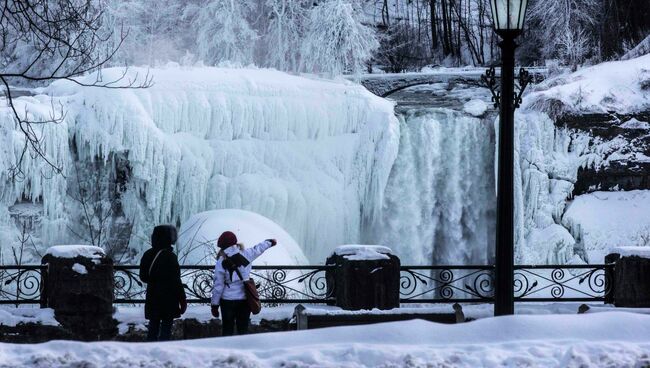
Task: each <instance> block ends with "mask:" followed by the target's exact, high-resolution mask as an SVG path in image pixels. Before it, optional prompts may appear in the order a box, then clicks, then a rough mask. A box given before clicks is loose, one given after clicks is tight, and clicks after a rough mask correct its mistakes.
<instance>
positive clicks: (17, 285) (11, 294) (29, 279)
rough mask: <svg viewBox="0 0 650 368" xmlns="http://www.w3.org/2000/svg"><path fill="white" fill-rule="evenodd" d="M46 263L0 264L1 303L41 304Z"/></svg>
mask: <svg viewBox="0 0 650 368" xmlns="http://www.w3.org/2000/svg"><path fill="white" fill-rule="evenodd" d="M46 270H47V266H44V265H25V266H0V304H15V305H20V304H39V303H40V299H41V277H42V275H43V274H44V272H45V271H46Z"/></svg>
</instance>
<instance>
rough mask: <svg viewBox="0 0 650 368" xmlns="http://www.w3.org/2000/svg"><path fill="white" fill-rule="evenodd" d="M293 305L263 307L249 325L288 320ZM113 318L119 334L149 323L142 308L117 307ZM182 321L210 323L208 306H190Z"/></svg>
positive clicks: (142, 328) (145, 326)
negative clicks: (194, 320) (264, 321)
mask: <svg viewBox="0 0 650 368" xmlns="http://www.w3.org/2000/svg"><path fill="white" fill-rule="evenodd" d="M295 307H296V306H295V305H291V304H290V305H283V306H281V307H264V308H262V311H261V312H260V313H259V314H257V315H251V323H253V324H259V323H260V322H261V321H262V320H263V319H264V320H267V321H278V320H289V319H291V318H292V317H293V311H294V309H295ZM113 318H114V319H115V320H116V321H117V323H118V326H117V327H118V329H119V332H120V334H124V333H126V332H128V331H129V329H132V330H146V329H147V324H148V323H149V322H148V321H147V320H146V319H145V318H144V309H143V307H128V306H118V307H116V308H115V312H114V313H113ZM182 319H196V320H197V321H198V322H200V323H207V322H210V321H211V320H212V319H215V318H214V317H212V314H211V311H210V306H209V305H190V306H188V307H187V311H186V312H185V314H183V316H182Z"/></svg>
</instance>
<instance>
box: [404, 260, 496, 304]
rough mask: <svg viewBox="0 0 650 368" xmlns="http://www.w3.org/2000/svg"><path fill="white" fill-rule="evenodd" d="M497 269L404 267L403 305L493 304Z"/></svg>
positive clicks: (481, 267) (489, 267) (476, 267)
mask: <svg viewBox="0 0 650 368" xmlns="http://www.w3.org/2000/svg"><path fill="white" fill-rule="evenodd" d="M493 270H494V266H402V267H401V269H400V302H401V303H447V302H458V303H462V302H489V301H491V300H492V298H493V294H494V280H493Z"/></svg>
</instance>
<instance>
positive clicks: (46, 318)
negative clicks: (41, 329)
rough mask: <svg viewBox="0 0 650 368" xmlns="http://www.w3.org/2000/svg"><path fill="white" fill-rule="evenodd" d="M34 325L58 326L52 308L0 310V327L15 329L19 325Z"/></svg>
mask: <svg viewBox="0 0 650 368" xmlns="http://www.w3.org/2000/svg"><path fill="white" fill-rule="evenodd" d="M24 323H35V324H41V325H47V326H58V325H59V322H58V321H57V320H56V319H55V318H54V309H52V308H29V307H20V308H11V307H9V308H5V307H3V308H0V326H8V327H15V326H17V325H19V324H24Z"/></svg>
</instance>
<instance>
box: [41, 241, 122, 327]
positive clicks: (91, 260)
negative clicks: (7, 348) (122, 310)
mask: <svg viewBox="0 0 650 368" xmlns="http://www.w3.org/2000/svg"><path fill="white" fill-rule="evenodd" d="M42 263H43V264H47V266H48V271H47V273H46V274H44V276H43V282H42V285H43V291H42V293H41V306H42V307H49V308H52V309H54V314H55V317H56V319H57V321H59V323H61V325H62V326H63V327H64V328H65V329H67V330H69V331H70V332H71V333H72V334H73V335H74V336H75V337H77V338H79V339H82V340H102V339H107V338H110V337H112V336H114V335H115V334H117V325H116V322H115V321H114V320H113V261H112V260H111V259H110V258H108V257H106V256H105V255H104V253H103V251H102V250H101V248H97V247H90V246H57V247H52V248H50V249H49V250H48V253H47V254H46V255H45V256H44V257H43V260H42Z"/></svg>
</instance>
